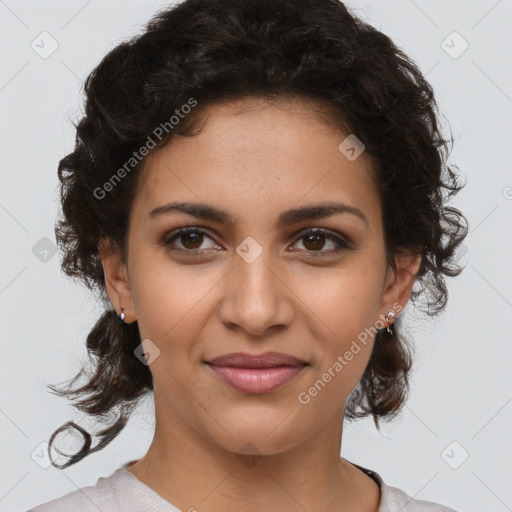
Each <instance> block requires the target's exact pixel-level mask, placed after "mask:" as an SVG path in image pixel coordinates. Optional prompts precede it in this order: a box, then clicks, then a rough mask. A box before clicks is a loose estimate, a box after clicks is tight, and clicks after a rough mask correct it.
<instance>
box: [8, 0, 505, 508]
mask: <svg viewBox="0 0 512 512" xmlns="http://www.w3.org/2000/svg"><path fill="white" fill-rule="evenodd" d="M165 5H166V2H164V1H158V0H151V1H144V2H143V1H142V0H140V1H126V0H123V1H121V0H117V1H114V0H108V1H105V0H104V1H102V2H99V1H92V0H89V1H83V0H80V1H77V0H73V1H70V0H66V1H59V2H57V1H51V2H50V1H47V2H36V1H34V0H32V1H23V0H17V1H16V0H6V1H1V0H0V34H1V49H0V52H1V53H0V56H1V60H0V62H1V67H0V116H1V117H0V118H1V125H0V129H1V133H0V140H1V145H2V146H1V147H2V152H1V157H2V159H1V170H0V172H1V185H0V233H1V240H2V251H1V254H0V258H1V259H0V261H1V267H0V268H1V270H0V316H1V321H2V322H1V325H2V331H3V333H2V348H3V357H2V359H1V361H2V363H1V365H2V366H1V373H0V375H1V388H0V391H1V405H0V429H1V433H2V435H1V437H0V446H1V457H0V465H1V470H0V471H1V479H0V510H1V511H25V510H27V509H28V508H30V507H31V506H34V505H36V504H39V503H42V502H45V501H48V500H50V499H54V498H56V497H58V496H61V495H63V494H65V493H68V492H71V491H73V490H75V489H77V488H79V487H83V486H85V485H93V484H94V483H95V482H96V480H97V478H98V477H100V476H108V475H110V474H111V473H112V472H113V471H114V470H115V469H116V468H117V467H118V466H119V465H120V464H121V463H124V462H127V461H128V460H131V459H135V458H138V457H140V456H142V455H143V454H144V453H145V451H146V450H147V448H148V446H149V443H150V441H151V438H152V435H153V408H152V400H151V397H149V399H147V400H146V401H145V402H144V403H143V406H142V407H141V408H140V409H138V411H137V414H136V415H134V416H133V418H132V420H131V421H130V424H129V426H128V427H127V428H126V429H125V430H124V431H123V433H122V434H121V435H120V436H119V437H118V438H117V439H116V440H115V441H114V442H113V443H112V444H111V445H110V446H108V447H107V448H106V449H104V450H103V451H102V452H100V453H98V454H94V455H91V456H90V457H87V458H86V459H85V460H83V461H82V462H80V463H79V464H78V465H75V466H73V467H71V468H68V469H66V470H63V471H61V470H58V469H55V468H53V467H52V466H50V467H49V468H47V469H43V468H42V467H40V465H38V463H36V462H35V460H33V458H32V455H31V454H32V453H35V455H34V459H36V460H37V459H38V457H37V450H38V449H39V450H40V445H41V443H44V442H47V441H48V439H49V437H50V435H51V434H52V433H53V431H54V430H55V429H56V428H58V427H60V426H61V425H62V424H63V423H65V422H66V421H68V420H70V419H74V420H75V421H78V422H79V423H80V424H81V425H83V426H84V427H85V428H89V427H91V426H92V425H91V423H89V422H87V421H86V419H85V418H83V417H82V415H81V414H78V413H77V412H75V411H74V409H72V407H71V405H69V404H68V403H67V402H66V401H65V400H64V399H61V398H58V397H56V396H54V395H52V394H50V393H49V392H48V391H47V389H46V384H51V383H53V384H59V383H62V382H64V381H65V380H66V379H68V378H70V377H72V376H74V375H75V373H76V371H77V370H78V369H79V368H80V363H81V361H85V358H86V350H85V337H86V335H87V333H88V332H89V330H90V329H91V327H92V325H93V324H94V322H95V320H96V318H97V317H98V315H99V314H100V308H99V306H98V305H96V304H95V303H94V302H93V300H92V298H91V297H90V296H89V294H88V293H87V292H86V291H85V290H84V289H83V288H80V287H78V286H77V285H75V284H73V282H72V281H70V280H68V279H67V278H64V277H63V276H61V274H60V267H59V256H58V254H57V255H54V256H51V253H50V254H48V256H47V261H46V262H44V261H41V257H43V256H42V254H39V257H38V256H37V255H36V254H37V250H34V251H33V248H34V247H36V249H37V248H40V246H39V245H37V244H44V243H45V242H44V241H43V242H41V239H42V238H44V237H47V238H48V239H49V240H50V241H52V242H54V241H55V238H54V232H53V228H54V222H55V217H56V214H57V205H58V196H57V184H58V181H57V164H58V161H59V159H60V158H62V157H63V156H64V155H65V154H67V153H68V152H69V151H71V150H72V147H73V143H74V136H75V133H74V130H73V128H72V125H71V120H72V119H77V118H78V117H79V116H80V108H81V107H80V105H81V100H82V95H81V86H82V80H83V79H84V78H85V77H86V76H87V74H88V73H89V72H90V71H91V70H92V69H93V67H94V66H96V65H97V64H98V63H99V61H100V59H101V57H102V56H103V55H104V54H105V53H106V52H107V50H109V49H110V48H111V47H113V46H114V45H116V44H117V43H119V42H120V41H121V40H123V39H125V38H127V37H129V36H131V35H133V34H135V33H136V32H138V31H139V30H140V29H141V27H142V25H143V24H144V23H145V22H146V21H148V20H149V18H150V17H151V15H153V14H154V13H155V12H156V11H157V10H158V9H160V8H162V7H164V6H165ZM348 5H349V7H351V8H352V9H353V12H354V13H355V14H358V15H361V16H363V17H364V18H366V19H367V20H369V21H370V22H371V23H372V24H374V25H375V26H376V27H377V28H379V29H380V30H382V31H383V32H385V33H386V34H388V35H390V36H391V38H392V39H393V40H394V41H395V42H396V43H397V44H398V45H399V46H400V47H402V48H403V49H404V50H405V51H406V53H408V54H409V55H410V56H411V57H412V58H413V59H414V60H416V62H417V63H418V65H419V66H420V68H421V69H422V71H423V72H424V73H426V74H427V78H428V80H429V81H430V82H431V84H432V85H433V86H434V89H435V92H436V94H437V99H438V102H439V105H440V109H441V111H442V112H443V114H444V115H445V116H446V117H447V119H448V120H449V122H450V124H451V127H452V129H453V133H454V136H455V138H456V145H455V148H454V150H453V152H452V156H451V162H452V163H456V164H458V165H459V166H460V168H461V169H462V171H463V172H464V173H465V175H466V179H467V182H468V184H467V186H466V188H465V190H464V191H463V192H461V193H460V194H459V195H458V197H457V199H456V201H455V202H454V204H455V206H457V207H459V208H460V209H462V210H463V212H464V213H465V215H466V216H467V218H468V219H469V222H470V234H469V235H468V238H467V239H466V242H465V247H464V248H463V250H462V251H461V253H460V257H461V259H462V260H464V261H467V267H466V270H465V271H464V273H463V274H462V275H461V276H459V277H458V278H456V279H453V280H449V283H448V284H449V293H450V301H449V305H448V307H447V310H446V312H445V314H444V315H443V316H442V317H441V318H439V319H438V320H436V321H433V320H429V321H425V320H424V319H423V318H422V316H421V315H418V314H416V315H415V314H414V310H412V308H408V309H407V312H406V316H405V318H406V319H407V322H408V324H410V329H411V333H412V335H413V336H414V339H415V343H416V346H417V351H416V354H417V359H416V363H415V371H414V374H413V383H412V388H413V389H412V396H411V399H410V401H409V402H408V404H407V406H406V407H405V409H404V414H403V419H402V421H396V422H394V423H393V424H389V425H387V426H386V427H385V428H384V434H380V433H378V432H377V431H376V430H375V428H374V427H373V424H372V422H371V421H369V420H364V421H360V422H358V423H353V424H347V425H346V427H345V432H344V438H343V449H342V454H343V456H344V457H345V458H347V459H349V460H351V461H353V462H356V463H359V464H361V465H363V466H366V467H368V468H370V469H373V470H375V471H377V472H379V473H380V474H381V475H382V476H383V478H384V480H385V481H386V482H387V483H388V484H389V485H393V486H396V487H400V488H402V489H404V490H405V491H406V492H408V493H409V494H410V495H412V496H415V497H416V498H419V499H426V500H432V501H438V502H440V503H444V504H446V505H449V506H451V507H453V508H455V509H457V510H458V511H468V512H470V511H482V512H483V511H485V512H493V511H496V512H502V511H506V510H512V487H511V485H510V484H511V481H512V478H511V476H512V462H511V461H512V443H511V436H510V431H511V419H512V403H511V402H512V389H511V388H512V386H511V377H510V369H509V368H510V362H511V356H512V340H511V334H510V319H511V317H512V315H511V313H512V272H511V271H510V262H511V261H512V245H511V242H510V233H511V231H510V229H511V228H510V220H511V214H512V174H511V160H512V159H511V145H512V144H511V140H510V136H511V133H512V130H511V125H512V116H511V114H512V71H511V70H512V66H511V64H512V62H511V41H512V38H511V37H510V30H511V28H512V27H511V25H512V23H511V21H512V1H511V0H500V1H496V0H482V1H462V0H458V1H451V2H445V1H441V0H435V1H434V0H431V1H430V0H429V1H426V0H425V1H420V0H415V1H412V0H394V1H386V2H383V1H378V0H373V1H361V2H358V1H355V0H353V1H350V2H348ZM43 31H47V32H48V33H49V34H51V36H52V37H53V38H54V39H55V40H56V41H57V42H58V45H59V47H58V49H57V50H56V51H55V52H54V53H53V54H52V55H51V56H49V57H48V58H46V59H43V58H41V57H40V56H39V55H38V54H37V53H36V52H35V51H34V50H33V49H32V48H31V43H32V41H34V40H36V42H37V41H38V37H40V36H39V35H40V34H41V32H43ZM453 31H457V32H458V33H459V34H460V36H461V37H462V38H464V40H466V41H467V42H468V44H469V48H468V49H467V50H466V51H465V52H464V53H462V55H460V56H459V57H458V58H453V57H452V56H450V55H449V54H448V53H447V52H446V51H445V50H448V51H450V52H451V53H452V55H454V54H455V53H458V51H459V50H460V49H461V48H463V47H462V46H461V44H464V43H463V40H462V39H460V38H458V36H453V35H452V36H450V38H448V39H446V38H447V37H448V36H449V35H450V34H452V32H453ZM454 37H455V39H454ZM445 40H446V42H445V43H444V45H443V46H444V48H443V46H442V44H443V43H442V42H443V41H445ZM447 45H448V47H447ZM449 46H451V47H452V48H449ZM46 47H47V48H48V46H46ZM46 243H48V242H46ZM34 252H35V253H36V254H34ZM43 259H44V258H43ZM93 442H95V441H93ZM453 442H456V443H457V444H455V445H451V443H453ZM450 445H451V446H450ZM38 447H39V448H38ZM447 447H449V448H448V450H446V448H447ZM34 450H36V452H34ZM466 452H467V454H468V455H469V457H468V458H467V460H465V461H464V462H463V463H462V464H461V465H460V466H459V467H458V468H457V469H454V468H452V467H451V466H450V465H449V464H448V462H449V463H450V464H451V465H452V466H456V465H458V464H460V462H461V461H462V460H463V457H464V455H465V453H466Z"/></svg>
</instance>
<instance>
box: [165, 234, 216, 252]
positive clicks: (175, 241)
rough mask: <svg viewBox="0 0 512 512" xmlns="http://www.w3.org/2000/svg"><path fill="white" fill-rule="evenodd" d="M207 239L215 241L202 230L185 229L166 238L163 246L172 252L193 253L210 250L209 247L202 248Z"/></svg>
mask: <svg viewBox="0 0 512 512" xmlns="http://www.w3.org/2000/svg"><path fill="white" fill-rule="evenodd" d="M206 239H210V240H212V241H213V239H212V238H211V237H210V236H209V235H208V234H207V233H206V232H205V231H203V230H202V229H198V228H184V229H180V230H178V231H174V232H173V233H170V234H169V235H167V236H165V237H164V239H163V240H162V244H163V245H164V246H166V247H168V248H169V249H172V250H177V251H182V252H191V253H193V252H201V251H204V250H206V249H209V247H201V246H202V245H203V243H204V242H205V240H206ZM210 248H211V247H210Z"/></svg>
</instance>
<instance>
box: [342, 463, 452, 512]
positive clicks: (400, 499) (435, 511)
mask: <svg viewBox="0 0 512 512" xmlns="http://www.w3.org/2000/svg"><path fill="white" fill-rule="evenodd" d="M351 464H353V465H354V466H355V467H357V468H358V469H360V470H361V471H363V473H366V474H367V475H368V476H369V477H370V478H372V479H373V480H375V481H376V482H377V484H378V485H379V487H380V504H379V508H378V510H377V512H396V511H397V510H400V512H457V511H456V510H454V509H453V508H449V507H446V506H444V505H441V504H439V503H434V502H433V501H424V500H416V499H414V498H412V497H411V496H409V495H408V494H407V493H406V492H404V491H402V490H401V489H398V488H396V487H391V486H390V485H387V484H386V483H385V482H384V480H383V479H382V477H381V476H380V475H379V474H378V473H376V472H375V471H371V470H370V469H367V468H365V467H363V466H360V465H359V464H354V463H353V462H352V463H351Z"/></svg>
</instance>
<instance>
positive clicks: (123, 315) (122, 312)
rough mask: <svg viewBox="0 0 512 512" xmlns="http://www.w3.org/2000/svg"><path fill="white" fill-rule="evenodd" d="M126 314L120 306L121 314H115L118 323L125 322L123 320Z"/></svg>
mask: <svg viewBox="0 0 512 512" xmlns="http://www.w3.org/2000/svg"><path fill="white" fill-rule="evenodd" d="M125 317H126V315H125V314H124V308H121V314H120V315H118V316H117V320H118V322H119V323H120V324H126V322H125V321H124V319H125Z"/></svg>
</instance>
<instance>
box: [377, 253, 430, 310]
mask: <svg viewBox="0 0 512 512" xmlns="http://www.w3.org/2000/svg"><path fill="white" fill-rule="evenodd" d="M422 256H423V254H422V252H421V249H418V251H417V252H413V251H411V250H405V249H400V250H398V251H397V255H396V256H395V264H396V270H395V269H393V268H392V267H391V266H389V267H388V272H387V277H386V284H385V286H384V294H383V296H382V302H381V313H382V314H381V318H384V316H385V314H386V313H387V311H389V310H390V309H391V310H392V311H393V312H394V313H395V315H396V317H398V315H399V314H400V312H401V311H402V310H403V309H404V308H405V306H406V304H407V302H408V301H409V298H410V296H411V292H412V288H413V286H414V283H415V281H416V274H417V273H418V271H419V269H420V265H421V260H422Z"/></svg>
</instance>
